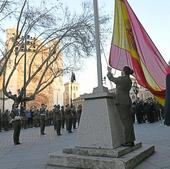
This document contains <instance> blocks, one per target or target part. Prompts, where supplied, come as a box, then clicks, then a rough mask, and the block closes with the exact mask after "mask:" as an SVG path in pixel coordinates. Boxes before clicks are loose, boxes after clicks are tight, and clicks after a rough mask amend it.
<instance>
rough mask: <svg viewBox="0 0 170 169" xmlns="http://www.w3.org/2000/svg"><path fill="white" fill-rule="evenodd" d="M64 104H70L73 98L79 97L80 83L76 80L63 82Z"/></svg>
mask: <svg viewBox="0 0 170 169" xmlns="http://www.w3.org/2000/svg"><path fill="white" fill-rule="evenodd" d="M64 89H65V90H64V105H67V104H69V105H71V102H72V103H73V100H75V99H76V98H78V97H80V85H79V83H77V82H73V83H71V82H68V83H65V84H64Z"/></svg>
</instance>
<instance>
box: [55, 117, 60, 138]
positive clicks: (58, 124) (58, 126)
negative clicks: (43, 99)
mask: <svg viewBox="0 0 170 169" xmlns="http://www.w3.org/2000/svg"><path fill="white" fill-rule="evenodd" d="M56 131H57V135H61V120H57V121H56Z"/></svg>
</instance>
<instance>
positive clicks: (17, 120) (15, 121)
mask: <svg viewBox="0 0 170 169" xmlns="http://www.w3.org/2000/svg"><path fill="white" fill-rule="evenodd" d="M11 118H12V120H11V122H12V125H13V128H14V133H13V141H14V144H15V145H18V144H21V143H20V141H19V136H20V131H21V116H20V110H19V109H18V105H17V104H15V103H14V104H13V106H12V111H11Z"/></svg>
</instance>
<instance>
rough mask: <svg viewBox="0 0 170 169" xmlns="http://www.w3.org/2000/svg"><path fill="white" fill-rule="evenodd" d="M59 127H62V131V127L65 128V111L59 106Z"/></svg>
mask: <svg viewBox="0 0 170 169" xmlns="http://www.w3.org/2000/svg"><path fill="white" fill-rule="evenodd" d="M61 126H62V129H64V126H65V111H64V106H61Z"/></svg>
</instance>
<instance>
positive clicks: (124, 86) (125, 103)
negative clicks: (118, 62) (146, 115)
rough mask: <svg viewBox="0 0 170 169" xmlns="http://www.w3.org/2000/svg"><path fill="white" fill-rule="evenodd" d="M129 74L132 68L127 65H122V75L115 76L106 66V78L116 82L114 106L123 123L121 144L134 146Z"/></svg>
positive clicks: (131, 72)
mask: <svg viewBox="0 0 170 169" xmlns="http://www.w3.org/2000/svg"><path fill="white" fill-rule="evenodd" d="M131 74H133V70H132V69H131V68H130V67H128V66H125V67H123V70H122V76H119V77H117V78H115V77H113V74H112V73H111V69H110V68H108V74H107V77H108V79H109V80H110V81H112V82H114V83H115V84H116V99H115V106H116V109H117V111H118V113H119V116H120V120H121V121H122V124H123V135H124V140H123V142H124V143H123V144H122V146H134V141H135V133H134V127H133V119H132V114H131V105H132V101H131V98H130V96H129V91H130V89H131V87H132V81H131V79H130V77H129V76H130V75H131Z"/></svg>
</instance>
